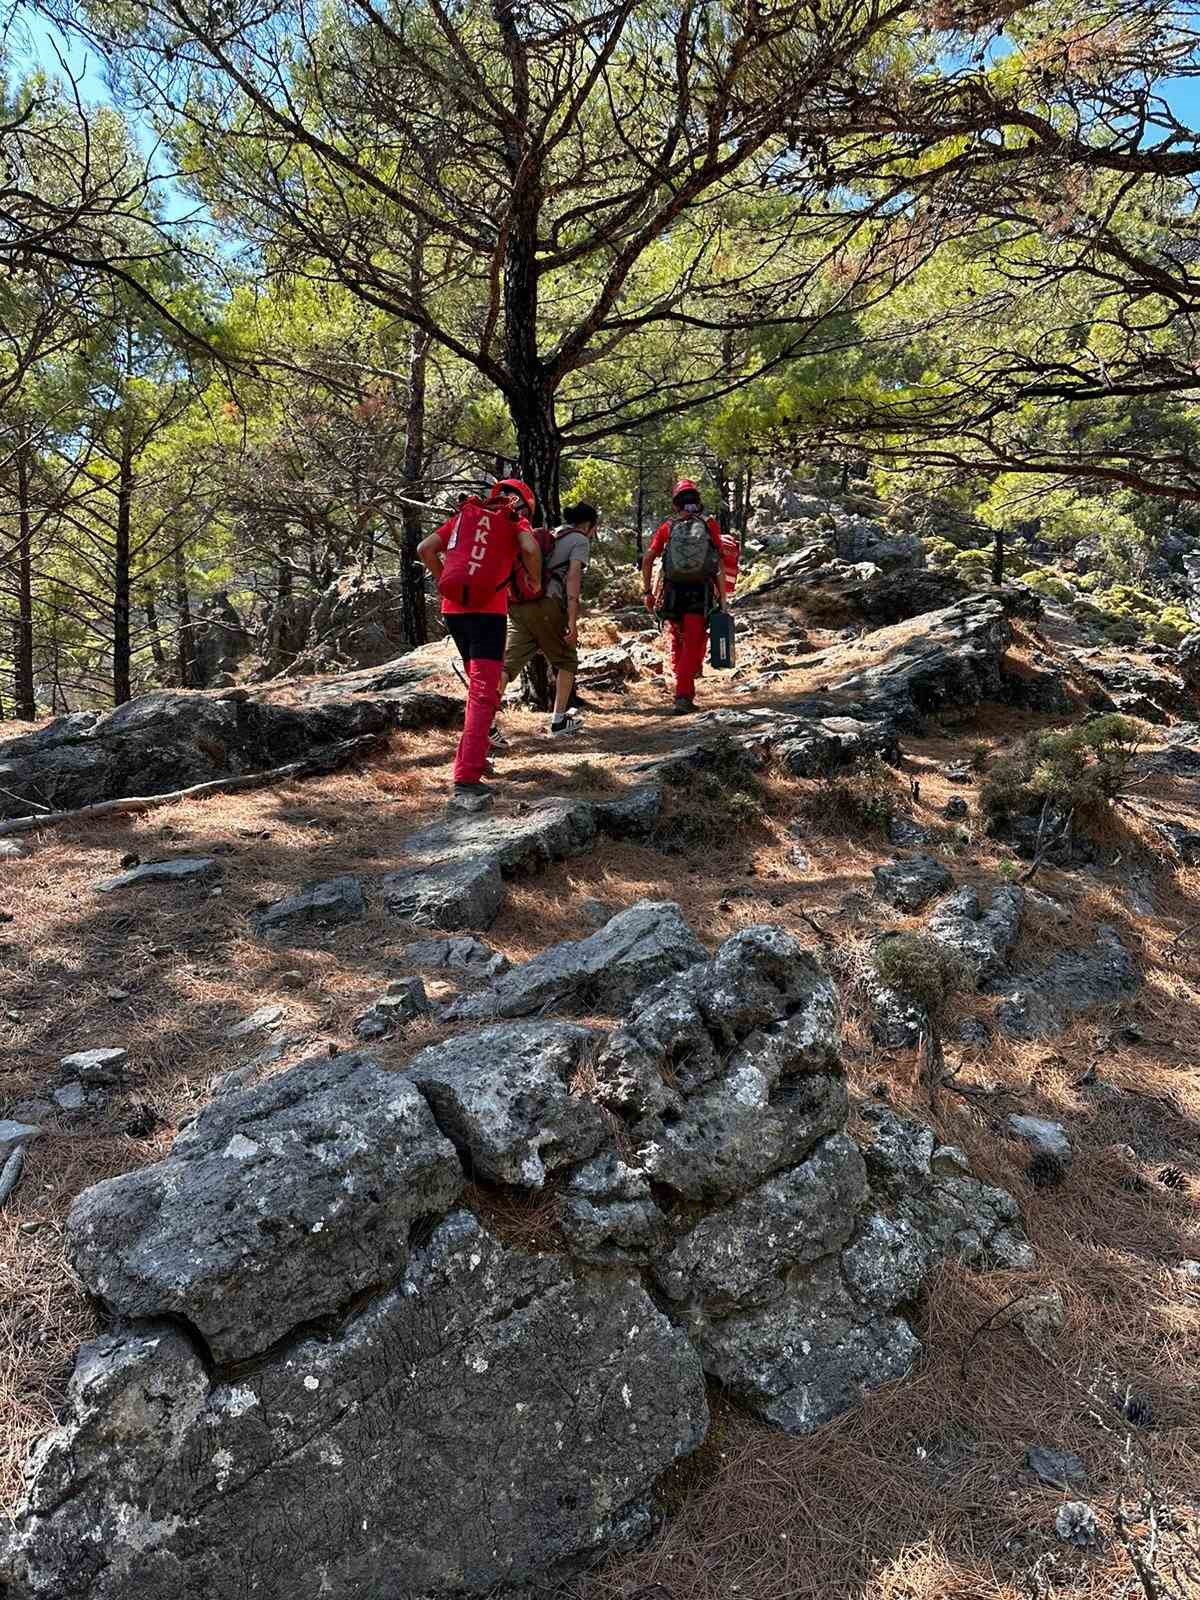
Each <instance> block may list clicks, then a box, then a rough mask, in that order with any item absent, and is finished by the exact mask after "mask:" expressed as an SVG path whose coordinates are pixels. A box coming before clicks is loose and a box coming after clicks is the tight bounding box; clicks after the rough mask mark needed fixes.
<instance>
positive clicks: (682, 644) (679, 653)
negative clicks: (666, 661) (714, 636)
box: [667, 612, 708, 700]
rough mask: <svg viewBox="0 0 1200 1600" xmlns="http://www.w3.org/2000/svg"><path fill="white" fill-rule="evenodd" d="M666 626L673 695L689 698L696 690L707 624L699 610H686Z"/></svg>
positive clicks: (706, 634) (702, 660) (702, 659)
mask: <svg viewBox="0 0 1200 1600" xmlns="http://www.w3.org/2000/svg"><path fill="white" fill-rule="evenodd" d="M667 626H668V631H669V633H670V639H671V670H672V672H674V674H675V695H676V698H682V699H684V700H690V699H691V698H692V696H693V695H694V694H695V692H696V674H697V673H698V672H699V670H700V668H701V666H702V665H703V663H704V644H705V641H706V639H707V638H708V625H707V623H706V622H705V619H704V618H703V617H702V616H701V615H700V613H699V612H687V613H685V614H684V615H683V616H682V617H680V619H679V621H678V622H671V623H668V625H667Z"/></svg>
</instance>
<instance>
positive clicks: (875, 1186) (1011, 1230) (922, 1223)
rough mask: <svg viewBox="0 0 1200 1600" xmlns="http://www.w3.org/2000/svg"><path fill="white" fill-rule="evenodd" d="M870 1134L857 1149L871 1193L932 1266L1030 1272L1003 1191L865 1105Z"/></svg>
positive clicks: (1017, 1221)
mask: <svg viewBox="0 0 1200 1600" xmlns="http://www.w3.org/2000/svg"><path fill="white" fill-rule="evenodd" d="M864 1112H865V1115H866V1116H867V1117H868V1118H869V1119H870V1120H871V1121H872V1122H873V1123H874V1126H875V1137H874V1140H873V1142H872V1143H871V1144H870V1145H868V1146H867V1148H866V1149H865V1150H864V1151H863V1154H864V1156H865V1158H866V1163H867V1175H868V1178H869V1181H870V1185H871V1190H872V1193H873V1194H874V1195H875V1197H876V1199H877V1200H878V1202H879V1203H880V1205H881V1208H882V1209H885V1210H886V1211H887V1212H888V1214H889V1215H890V1216H892V1217H894V1218H896V1219H898V1220H903V1221H905V1222H908V1223H910V1224H911V1225H912V1226H913V1227H914V1228H915V1229H916V1230H917V1232H918V1233H919V1234H920V1235H921V1237H922V1239H923V1240H924V1241H925V1244H926V1247H927V1248H928V1250H929V1253H930V1259H931V1260H932V1261H938V1260H942V1259H945V1258H947V1257H950V1258H953V1259H956V1260H959V1261H961V1262H963V1263H964V1265H966V1266H969V1267H1010V1268H1011V1267H1031V1266H1032V1265H1033V1263H1034V1257H1033V1251H1032V1250H1031V1249H1030V1247H1029V1242H1028V1240H1027V1239H1026V1237H1025V1233H1024V1229H1023V1228H1022V1226H1021V1216H1020V1211H1019V1210H1018V1208H1017V1203H1016V1201H1015V1200H1014V1199H1013V1197H1012V1195H1010V1194H1009V1193H1008V1192H1007V1191H1006V1190H1004V1189H997V1188H994V1187H993V1186H992V1185H991V1184H986V1183H981V1182H980V1181H979V1179H977V1178H974V1177H969V1176H966V1175H964V1171H963V1168H964V1165H965V1158H964V1157H963V1156H962V1153H961V1151H956V1150H954V1149H953V1147H952V1146H939V1145H938V1143H937V1140H936V1138H935V1136H934V1133H933V1130H932V1129H930V1128H926V1127H924V1126H922V1124H920V1123H918V1122H911V1121H909V1120H908V1119H907V1118H905V1117H901V1116H898V1115H897V1113H896V1112H894V1111H893V1110H891V1108H890V1107H888V1106H882V1105H877V1104H871V1105H868V1106H866V1107H865V1108H864Z"/></svg>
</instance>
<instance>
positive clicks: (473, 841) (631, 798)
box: [382, 785, 662, 931]
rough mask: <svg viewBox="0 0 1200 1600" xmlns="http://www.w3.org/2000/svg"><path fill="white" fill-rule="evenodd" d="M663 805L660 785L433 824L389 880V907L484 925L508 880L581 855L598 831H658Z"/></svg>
mask: <svg viewBox="0 0 1200 1600" xmlns="http://www.w3.org/2000/svg"><path fill="white" fill-rule="evenodd" d="M661 803H662V802H661V795H660V794H659V792H658V790H657V788H656V787H655V786H653V785H643V786H639V787H636V788H634V789H632V790H630V791H629V793H628V794H626V795H624V796H622V797H621V798H620V799H618V800H611V801H604V802H601V803H599V804H596V803H594V802H592V801H588V800H569V799H557V798H547V799H545V800H542V801H540V802H539V803H538V804H537V805H534V806H531V807H529V809H528V810H526V811H524V812H522V813H519V814H517V815H516V816H497V815H495V814H492V813H486V814H468V815H461V816H455V817H451V818H449V819H448V820H447V821H445V822H437V823H434V824H433V826H432V827H428V828H422V829H421V830H420V831H419V832H418V833H414V834H412V835H411V837H409V838H408V839H406V840H405V842H404V854H405V857H406V858H407V860H408V862H409V863H411V864H410V865H407V866H404V867H402V868H401V870H400V871H399V872H393V873H390V874H389V875H388V876H387V877H386V878H384V880H383V883H382V891H383V898H384V902H385V904H386V905H387V907H388V910H389V911H391V912H392V914H393V915H394V916H397V917H403V918H407V919H409V920H411V921H413V922H417V923H421V924H424V925H425V926H427V927H432V928H440V929H446V930H449V931H456V930H458V929H461V928H486V927H488V926H489V925H490V924H491V923H492V922H493V921H494V920H495V918H496V914H497V912H498V911H499V910H500V907H501V905H502V904H503V902H504V892H505V891H504V882H505V879H507V878H512V877H519V876H523V875H524V874H526V873H530V872H536V871H539V870H540V869H541V868H543V867H545V866H548V865H549V864H550V863H551V862H553V861H562V860H565V859H566V858H567V857H568V856H573V855H579V854H580V853H582V852H583V851H585V850H589V849H591V847H592V845H593V844H594V843H595V840H596V837H597V834H598V833H600V832H605V833H611V834H613V835H615V836H616V837H619V838H626V837H636V836H638V835H640V834H642V833H644V832H646V831H648V830H649V829H650V828H651V827H652V826H653V824H654V821H655V819H656V818H657V816H658V810H659V807H660V805H661Z"/></svg>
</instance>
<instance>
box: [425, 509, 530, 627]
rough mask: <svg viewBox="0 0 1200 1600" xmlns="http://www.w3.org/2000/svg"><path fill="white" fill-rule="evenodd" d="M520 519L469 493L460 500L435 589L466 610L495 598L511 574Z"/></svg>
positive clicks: (474, 608) (480, 605)
mask: <svg viewBox="0 0 1200 1600" xmlns="http://www.w3.org/2000/svg"><path fill="white" fill-rule="evenodd" d="M520 525H521V519H520V518H519V517H518V516H517V515H516V514H515V513H514V512H512V511H510V510H509V508H508V507H507V506H506V505H503V504H501V503H499V502H497V501H489V502H487V503H485V502H484V501H482V500H480V499H478V498H477V497H476V496H474V495H472V496H471V498H470V499H469V500H466V501H464V502H463V504H462V506H461V507H460V509H459V513H458V516H457V517H456V518H455V521H454V526H453V527H452V528H451V530H450V538H449V540H448V541H447V543H446V556H445V560H444V562H443V564H442V574H441V577H440V578H439V579H438V584H437V586H438V592H439V593H440V594H441V596H442V598H443V599H444V600H454V601H456V602H457V603H458V604H459V605H461V606H463V607H465V608H466V610H468V611H478V610H481V609H482V608H483V607H484V606H486V605H488V604H490V602H491V601H492V600H493V599H494V598H495V597H496V595H497V593H498V592H499V591H500V590H501V589H503V588H504V586H505V584H506V583H507V582H508V580H509V578H510V577H511V576H512V571H513V566H514V563H516V558H517V530H518V529H519V527H520Z"/></svg>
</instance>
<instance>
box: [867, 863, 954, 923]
mask: <svg viewBox="0 0 1200 1600" xmlns="http://www.w3.org/2000/svg"><path fill="white" fill-rule="evenodd" d="M874 876H875V893H876V894H877V895H878V896H879V898H880V899H881V900H886V901H887V903H888V905H890V906H895V908H896V909H897V911H919V910H920V909H921V907H922V906H923V905H924V904H925V902H926V901H927V900H932V899H933V897H934V895H935V894H941V893H942V891H943V890H944V889H948V888H949V887H950V885H951V883H952V882H953V879H952V878H951V876H950V874H949V872H947V870H946V868H945V867H944V866H943V865H942V864H941V862H940V861H935V860H934V858H933V857H932V856H925V855H918V856H912V857H910V858H909V859H908V860H907V861H893V862H891V863H889V864H888V865H886V866H882V867H876V868H875V873H874Z"/></svg>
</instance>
